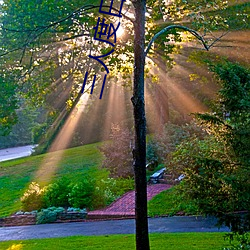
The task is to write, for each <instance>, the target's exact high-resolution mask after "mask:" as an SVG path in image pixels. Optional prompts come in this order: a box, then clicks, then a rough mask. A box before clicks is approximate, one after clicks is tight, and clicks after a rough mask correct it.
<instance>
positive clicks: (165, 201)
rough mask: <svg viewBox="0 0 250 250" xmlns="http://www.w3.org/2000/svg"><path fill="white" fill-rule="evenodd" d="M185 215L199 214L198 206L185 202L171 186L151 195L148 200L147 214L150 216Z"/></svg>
mask: <svg viewBox="0 0 250 250" xmlns="http://www.w3.org/2000/svg"><path fill="white" fill-rule="evenodd" d="M179 212H180V213H181V214H185V215H197V214H199V211H198V208H197V207H196V206H195V205H194V204H192V203H191V202H187V201H186V200H185V199H183V197H181V196H180V195H179V194H178V193H177V192H176V188H175V187H172V188H170V189H168V190H166V191H163V192H161V193H159V194H158V195H156V196H155V197H153V199H152V200H150V201H149V202H148V215H149V216H150V217H158V216H162V215H169V216H172V215H175V214H177V213H179Z"/></svg>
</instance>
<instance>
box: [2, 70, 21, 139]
mask: <svg viewBox="0 0 250 250" xmlns="http://www.w3.org/2000/svg"><path fill="white" fill-rule="evenodd" d="M1 73H2V72H1ZM0 100H1V102H0V136H3V135H7V134H9V133H10V131H11V127H12V126H13V125H14V124H15V123H16V122H17V114H16V109H17V107H18V99H17V95H16V86H15V85H14V84H13V83H12V82H11V80H9V79H5V78H4V77H3V75H1V77H0Z"/></svg>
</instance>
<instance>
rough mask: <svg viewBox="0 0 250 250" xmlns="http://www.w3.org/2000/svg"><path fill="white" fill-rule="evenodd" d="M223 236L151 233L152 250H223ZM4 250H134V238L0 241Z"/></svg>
mask: <svg viewBox="0 0 250 250" xmlns="http://www.w3.org/2000/svg"><path fill="white" fill-rule="evenodd" d="M223 236H224V233H179V234H178V233H170V234H151V235H150V245H151V250H166V249H167V250H193V249H196V250H222V248H223V247H225V246H228V242H227V241H224V238H223ZM0 249H1V250H48V249H49V250H53V249H55V250H62V249H65V250H69V249H70V250H79V249H81V250H82V249H101V250H110V249H115V250H116V249H119V250H130V249H135V236H134V235H111V236H110V235H109V236H74V237H67V238H57V239H41V240H22V241H7V242H0Z"/></svg>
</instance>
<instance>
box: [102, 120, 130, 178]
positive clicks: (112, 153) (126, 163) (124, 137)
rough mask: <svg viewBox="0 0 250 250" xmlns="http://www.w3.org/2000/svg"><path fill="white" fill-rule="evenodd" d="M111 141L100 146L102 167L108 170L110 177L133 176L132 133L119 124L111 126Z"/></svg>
mask: <svg viewBox="0 0 250 250" xmlns="http://www.w3.org/2000/svg"><path fill="white" fill-rule="evenodd" d="M110 139H111V142H108V143H106V144H105V145H103V146H102V147H100V148H99V149H100V151H101V152H102V153H103V155H104V157H105V158H104V160H103V163H102V168H107V169H108V170H109V171H110V177H114V178H128V177H132V176H133V158H132V150H131V145H132V135H131V133H130V132H129V130H128V129H123V128H121V127H120V126H119V125H114V124H113V125H112V127H111V136H110Z"/></svg>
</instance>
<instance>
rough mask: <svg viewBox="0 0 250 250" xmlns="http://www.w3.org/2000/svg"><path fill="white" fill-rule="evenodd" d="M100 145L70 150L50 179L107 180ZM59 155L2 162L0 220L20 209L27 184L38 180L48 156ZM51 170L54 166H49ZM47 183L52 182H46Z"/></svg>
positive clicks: (66, 151)
mask: <svg viewBox="0 0 250 250" xmlns="http://www.w3.org/2000/svg"><path fill="white" fill-rule="evenodd" d="M100 145H101V143H98V144H89V145H85V146H82V147H77V148H72V149H67V150H65V151H64V154H63V158H62V159H61V161H60V162H59V163H58V168H57V171H56V172H55V173H54V174H53V175H52V176H51V178H52V180H56V179H60V178H62V177H65V178H67V179H69V180H70V181H71V182H73V183H77V182H78V181H81V179H82V176H84V175H86V174H88V175H91V176H92V177H94V178H95V179H96V178H98V179H99V178H105V177H106V176H107V171H105V170H104V169H100V168H99V165H100V164H101V161H102V155H101V153H100V152H99V150H98V149H97V146H100ZM57 154H58V152H51V153H50V154H49V155H48V154H42V155H38V156H30V157H26V158H22V159H15V160H12V161H6V162H1V167H0V217H3V216H8V215H10V214H12V213H14V212H15V211H19V210H20V209H21V201H20V197H22V196H23V194H24V192H25V191H26V189H27V187H28V185H29V184H30V183H31V182H32V181H33V180H34V181H35V182H39V179H38V178H36V177H35V176H36V173H37V171H38V170H39V168H40V166H41V165H42V163H43V162H44V161H46V160H47V157H48V156H49V157H53V158H54V157H57ZM50 167H51V166H50ZM45 181H46V182H47V183H49V182H50V181H51V179H46V180H45Z"/></svg>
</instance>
